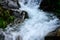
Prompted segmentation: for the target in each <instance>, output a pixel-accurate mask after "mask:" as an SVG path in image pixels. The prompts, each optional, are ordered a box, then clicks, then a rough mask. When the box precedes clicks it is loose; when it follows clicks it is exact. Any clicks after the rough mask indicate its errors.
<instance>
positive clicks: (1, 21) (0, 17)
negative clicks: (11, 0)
mask: <svg viewBox="0 0 60 40" xmlns="http://www.w3.org/2000/svg"><path fill="white" fill-rule="evenodd" d="M12 13H13V11H11V10H8V9H4V8H3V7H2V6H1V5H0V28H3V29H4V28H6V27H7V25H8V24H9V23H11V22H13V21H14V19H15V16H13V14H12Z"/></svg>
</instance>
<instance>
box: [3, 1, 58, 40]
mask: <svg viewBox="0 0 60 40" xmlns="http://www.w3.org/2000/svg"><path fill="white" fill-rule="evenodd" d="M41 1H42V0H19V3H20V5H21V8H19V9H20V10H22V11H26V12H27V13H28V16H29V19H25V21H24V22H23V23H22V24H19V25H17V27H16V26H14V27H10V26H9V25H8V27H7V28H6V31H5V32H4V35H5V40H44V37H45V36H46V35H47V34H48V33H49V32H51V31H53V30H55V29H56V28H57V27H58V26H59V25H58V23H59V22H58V20H59V19H58V18H57V17H56V16H53V14H49V13H46V12H44V11H42V10H39V9H38V7H39V5H40V3H41Z"/></svg>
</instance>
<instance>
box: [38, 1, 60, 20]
mask: <svg viewBox="0 0 60 40" xmlns="http://www.w3.org/2000/svg"><path fill="white" fill-rule="evenodd" d="M39 9H42V10H43V11H45V12H52V13H53V14H54V15H55V16H57V17H58V18H59V19H60V0H43V1H42V2H41V4H40V7H39Z"/></svg>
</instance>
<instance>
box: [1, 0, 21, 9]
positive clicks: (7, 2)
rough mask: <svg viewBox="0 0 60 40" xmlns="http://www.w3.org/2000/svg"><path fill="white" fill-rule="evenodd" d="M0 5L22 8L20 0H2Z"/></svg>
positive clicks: (7, 7) (9, 7)
mask: <svg viewBox="0 0 60 40" xmlns="http://www.w3.org/2000/svg"><path fill="white" fill-rule="evenodd" d="M0 5H2V6H3V7H4V8H6V9H18V8H20V5H19V2H18V0H1V1H0Z"/></svg>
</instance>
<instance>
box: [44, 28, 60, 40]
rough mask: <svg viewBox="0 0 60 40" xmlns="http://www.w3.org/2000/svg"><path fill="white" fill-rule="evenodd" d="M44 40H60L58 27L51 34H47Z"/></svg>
mask: <svg viewBox="0 0 60 40" xmlns="http://www.w3.org/2000/svg"><path fill="white" fill-rule="evenodd" d="M45 40H60V27H58V28H57V29H56V30H54V31H53V32H50V33H48V35H47V36H46V37H45Z"/></svg>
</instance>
